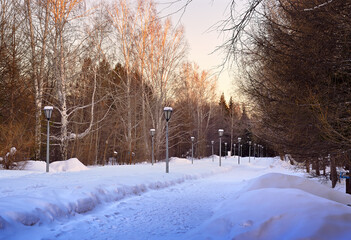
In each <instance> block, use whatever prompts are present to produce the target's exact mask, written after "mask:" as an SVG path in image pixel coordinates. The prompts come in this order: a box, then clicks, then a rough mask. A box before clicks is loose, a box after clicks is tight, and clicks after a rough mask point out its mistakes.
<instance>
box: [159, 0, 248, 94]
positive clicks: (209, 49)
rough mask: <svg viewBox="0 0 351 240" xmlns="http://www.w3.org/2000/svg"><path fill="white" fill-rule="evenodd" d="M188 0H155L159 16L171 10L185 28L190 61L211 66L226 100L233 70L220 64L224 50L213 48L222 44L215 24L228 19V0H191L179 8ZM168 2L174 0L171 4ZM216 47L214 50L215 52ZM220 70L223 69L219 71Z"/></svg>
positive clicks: (230, 87)
mask: <svg viewBox="0 0 351 240" xmlns="http://www.w3.org/2000/svg"><path fill="white" fill-rule="evenodd" d="M188 1H189V0H178V1H172V0H157V1H156V2H157V3H158V4H159V6H158V9H159V11H160V15H161V16H167V15H168V14H171V13H173V14H172V15H171V17H172V19H173V22H174V23H175V24H182V25H183V26H184V28H185V37H186V39H187V41H188V44H189V50H190V51H189V56H188V60H189V61H190V62H196V63H197V64H198V65H199V66H200V68H201V69H203V70H211V71H212V72H213V73H216V74H217V76H218V86H217V88H218V95H220V94H221V93H222V92H223V93H224V94H225V97H226V99H227V100H228V99H229V98H230V96H233V97H234V98H236V96H234V95H235V94H236V93H235V92H234V88H235V85H234V86H233V79H235V71H234V70H230V69H228V67H225V68H224V69H223V70H222V67H221V66H220V65H221V64H222V63H223V59H224V57H225V54H224V52H223V51H215V50H216V48H217V47H219V46H221V45H223V43H224V42H225V40H226V37H227V36H225V35H224V34H223V32H221V31H220V28H218V27H216V26H218V25H219V24H220V22H221V21H223V20H225V19H227V17H228V15H229V13H230V12H229V10H230V3H231V1H230V0H192V1H191V2H190V3H189V4H188V5H187V7H186V9H185V11H182V10H181V11H179V12H178V13H175V12H176V11H177V10H180V9H181V7H183V6H184V5H185V3H186V2H188ZM170 2H176V3H175V4H172V5H170V4H169V3H170ZM237 2H238V6H241V5H243V2H244V0H240V1H237ZM214 51H215V52H214ZM221 70H222V71H221Z"/></svg>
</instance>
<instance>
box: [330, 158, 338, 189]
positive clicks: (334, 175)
mask: <svg viewBox="0 0 351 240" xmlns="http://www.w3.org/2000/svg"><path fill="white" fill-rule="evenodd" d="M330 180H331V181H332V188H334V187H335V186H336V182H337V181H338V176H337V172H336V165H335V158H334V157H332V158H331V159H330Z"/></svg>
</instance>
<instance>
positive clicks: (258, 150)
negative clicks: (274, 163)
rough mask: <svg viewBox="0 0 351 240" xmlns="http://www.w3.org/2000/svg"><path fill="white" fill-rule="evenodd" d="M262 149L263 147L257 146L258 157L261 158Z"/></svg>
mask: <svg viewBox="0 0 351 240" xmlns="http://www.w3.org/2000/svg"><path fill="white" fill-rule="evenodd" d="M260 149H261V145H260V144H258V145H257V156H258V157H261V155H260Z"/></svg>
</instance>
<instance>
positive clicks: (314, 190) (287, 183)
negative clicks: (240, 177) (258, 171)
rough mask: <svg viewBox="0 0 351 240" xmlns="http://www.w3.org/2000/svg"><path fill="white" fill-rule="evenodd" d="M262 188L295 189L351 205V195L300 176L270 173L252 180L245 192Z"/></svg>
mask: <svg viewBox="0 0 351 240" xmlns="http://www.w3.org/2000/svg"><path fill="white" fill-rule="evenodd" d="M262 188H295V189H300V190H302V191H305V192H308V193H310V194H313V195H316V196H319V197H322V198H326V199H329V200H331V201H335V202H339V203H342V204H351V195H348V194H345V193H342V192H339V191H335V190H334V189H331V188H330V187H327V186H324V185H321V184H319V183H316V182H314V181H311V180H308V179H306V178H302V177H298V176H292V175H286V174H281V173H269V174H266V175H263V176H261V177H258V178H257V179H253V180H251V181H250V182H249V183H248V185H247V187H246V188H245V189H244V190H245V191H252V190H256V189H262Z"/></svg>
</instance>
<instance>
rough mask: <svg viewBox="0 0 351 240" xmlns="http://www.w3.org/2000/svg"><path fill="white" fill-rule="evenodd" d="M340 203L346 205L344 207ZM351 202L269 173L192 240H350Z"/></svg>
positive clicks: (219, 211) (297, 179)
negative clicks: (348, 204) (349, 205)
mask: <svg viewBox="0 0 351 240" xmlns="http://www.w3.org/2000/svg"><path fill="white" fill-rule="evenodd" d="M341 203H342V204H341ZM346 203H351V196H350V195H346V194H343V193H340V192H338V191H335V190H332V189H329V188H326V187H325V186H322V185H320V184H318V183H315V182H313V181H311V180H308V179H303V178H301V177H296V176H290V175H285V174H277V173H271V174H266V175H264V176H261V177H258V178H256V179H253V180H251V181H249V182H248V184H247V186H245V187H244V188H243V189H242V190H241V191H240V192H239V193H238V195H237V198H235V199H228V200H226V201H224V202H223V203H222V204H220V206H219V207H218V208H217V209H216V210H215V212H214V215H213V216H212V217H211V219H209V220H208V221H207V222H205V223H204V224H203V225H201V226H200V227H199V228H197V229H195V230H193V231H191V232H190V233H189V235H188V238H189V239H236V240H240V239H270V240H274V239H277V240H279V239H282V236H284V237H283V239H319V240H323V239H326V240H327V239H345V240H346V239H349V236H350V234H351V229H350V226H351V208H350V207H348V206H347V205H345V204H346Z"/></svg>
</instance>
